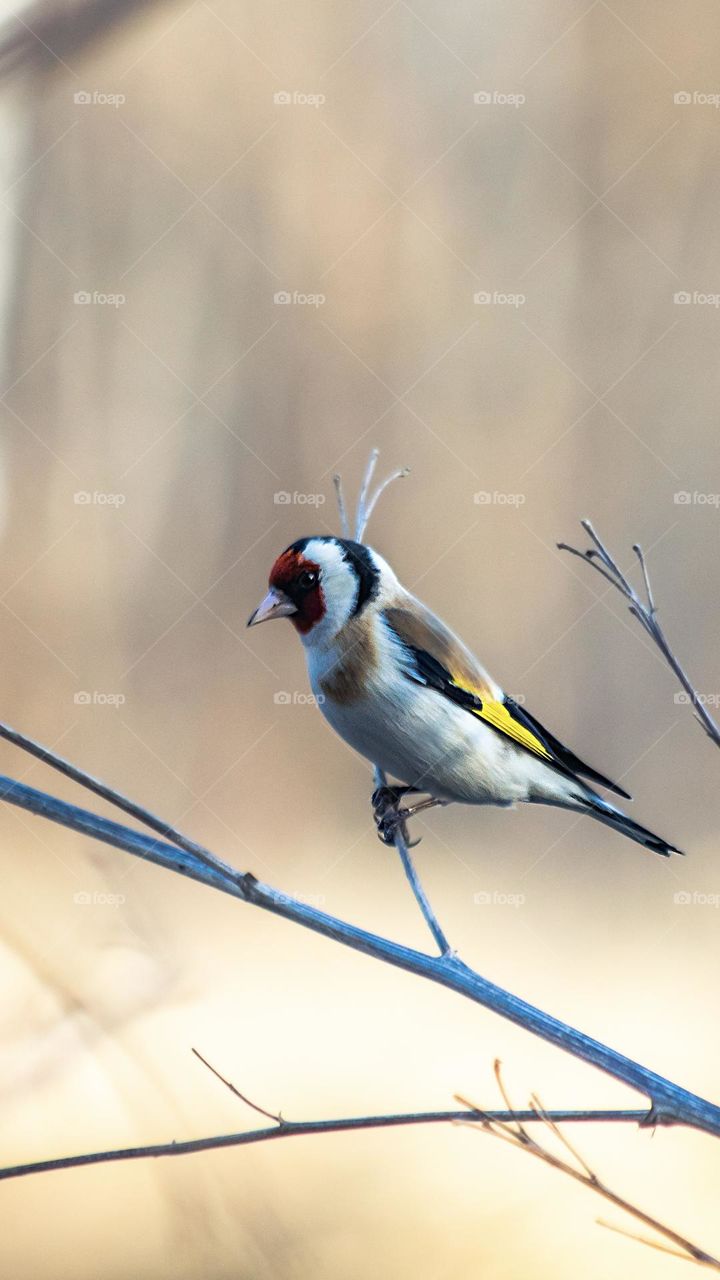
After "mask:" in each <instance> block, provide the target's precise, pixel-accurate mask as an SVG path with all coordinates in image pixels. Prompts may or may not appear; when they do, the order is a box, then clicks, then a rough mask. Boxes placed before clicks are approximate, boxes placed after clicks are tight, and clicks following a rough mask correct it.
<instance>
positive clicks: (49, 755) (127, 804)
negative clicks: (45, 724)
mask: <svg viewBox="0 0 720 1280" xmlns="http://www.w3.org/2000/svg"><path fill="white" fill-rule="evenodd" d="M0 738H5V740H6V741H7V742H11V743H12V744H13V746H16V747H20V748H21V750H22V751H27V752H28V754H29V755H31V756H35V758H36V759H37V760H42V761H43V763H44V764H48V765H50V768H51V769H55V770H57V772H58V773H62V774H63V775H64V776H65V777H66V778H70V779H72V781H73V782H77V783H79V785H80V786H81V787H84V788H85V790H86V791H91V792H92V793H93V794H94V795H96V796H100V799H101V800H107V801H108V803H109V804H112V805H114V806H115V808H116V809H121V810H122V812H123V813H127V814H128V815H129V816H130V817H131V818H136V819H137V821H138V822H142V823H143V824H144V825H145V826H146V827H149V828H150V830H151V831H157V833H158V835H161V836H164V838H165V839H166V840H170V841H171V842H172V843H173V844H176V845H177V846H178V848H179V849H184V850H185V852H186V853H191V854H193V855H194V857H196V858H198V859H199V860H200V862H204V863H205V865H206V866H208V867H210V868H212V869H213V870H222V871H224V872H225V873H226V874H227V875H236V874H237V873H236V872H235V870H234V868H233V867H231V866H229V865H228V864H227V863H226V862H221V861H220V859H219V858H216V857H215V854H214V853H211V852H210V850H209V849H206V848H205V847H204V845H201V844H198V843H197V841H196V840H191V839H190V837H189V836H186V835H183V833H182V832H181V831H178V830H177V828H176V827H173V826H171V825H170V823H169V822H165V821H164V819H163V818H158V817H157V815H156V814H154V813H151V812H150V810H149V809H145V808H144V807H143V806H142V805H139V804H136V802H135V801H134V800H130V799H128V797H127V796H124V795H123V794H122V792H120V791H116V790H115V788H114V787H109V786H108V785H107V783H105V782H101V781H100V779H99V778H94V777H93V776H92V774H90V773H86V772H85V770H84V769H78V767H77V765H74V764H71V763H70V761H69V760H65V759H64V758H63V757H62V756H59V755H58V754H57V752H55V751H51V750H50V748H49V747H44V746H43V745H42V743H40V742H36V741H35V740H34V739H33V738H28V737H27V736H26V734H24V733H20V732H19V731H18V730H17V729H12V728H11V727H10V725H8V724H3V723H2V721H0ZM0 799H2V796H0Z"/></svg>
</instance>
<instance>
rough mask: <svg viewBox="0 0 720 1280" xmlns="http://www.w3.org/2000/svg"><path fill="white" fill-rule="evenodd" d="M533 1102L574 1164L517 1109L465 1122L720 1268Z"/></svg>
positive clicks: (688, 1256) (688, 1255)
mask: <svg viewBox="0 0 720 1280" xmlns="http://www.w3.org/2000/svg"><path fill="white" fill-rule="evenodd" d="M495 1074H496V1078H497V1080H498V1083H499V1085H500V1090H501V1092H502V1095H503V1100H504V1101H506V1100H507V1092H506V1090H505V1087H504V1085H503V1083H502V1075H501V1072H500V1066H499V1063H496V1071H495ZM456 1096H457V1101H458V1102H462V1103H464V1105H465V1106H467V1107H469V1108H470V1109H471V1110H472V1111H473V1112H474V1113H475V1114H477V1112H478V1111H482V1109H481V1108H480V1107H477V1106H476V1105H475V1104H474V1103H471V1102H469V1101H468V1100H467V1099H466V1098H464V1097H462V1096H461V1095H456ZM531 1106H532V1108H533V1112H534V1114H535V1118H536V1119H537V1120H540V1121H542V1122H543V1123H544V1124H545V1125H546V1127H547V1129H548V1131H549V1132H550V1133H552V1135H553V1136H554V1137H555V1138H557V1139H559V1141H560V1142H561V1143H562V1145H563V1146H564V1147H565V1149H566V1151H567V1152H568V1153H569V1155H570V1157H571V1159H572V1160H574V1161H575V1163H574V1164H571V1163H569V1161H567V1160H564V1159H563V1158H562V1157H561V1156H558V1155H556V1154H555V1153H554V1152H552V1151H549V1150H548V1149H547V1147H543V1146H542V1145H541V1143H540V1142H539V1141H538V1140H537V1138H535V1137H534V1136H533V1135H532V1134H530V1133H528V1131H527V1129H525V1127H524V1123H520V1120H519V1115H520V1114H521V1113H517V1112H515V1111H514V1110H512V1109H510V1112H509V1115H510V1117H511V1119H510V1121H506V1120H498V1119H497V1118H496V1117H494V1116H493V1115H492V1113H488V1112H485V1113H482V1115H481V1118H480V1123H479V1125H478V1124H476V1122H475V1120H474V1118H473V1120H469V1119H468V1118H466V1119H465V1122H464V1123H466V1124H470V1125H471V1126H472V1127H473V1128H479V1129H480V1130H481V1131H482V1130H484V1131H485V1132H486V1133H490V1134H492V1136H493V1137H495V1138H500V1139H502V1140H503V1141H505V1142H509V1143H510V1145H511V1146H514V1147H518V1148H520V1149H521V1150H523V1151H527V1152H528V1154H529V1155H531V1156H535V1157H536V1159H538V1160H542V1161H543V1163H544V1164H547V1165H549V1166H550V1167H551V1168H552V1169H557V1170H559V1171H560V1172H561V1173H564V1174H566V1175H567V1177H569V1178H572V1179H573V1180H574V1181H575V1182H580V1183H581V1184H582V1185H583V1186H584V1187H589V1188H590V1190H591V1191H595V1192H596V1193H597V1194H598V1195H599V1196H602V1197H603V1198H604V1199H605V1200H609V1201H610V1203H611V1204H614V1205H616V1206H617V1207H618V1208H619V1209H623V1210H624V1211H625V1212H626V1213H629V1214H630V1215H631V1216H632V1217H634V1218H637V1220H638V1221H639V1222H642V1223H644V1225H645V1226H646V1227H651V1228H652V1230H653V1231H657V1233H658V1234H659V1235H661V1236H663V1237H664V1238H665V1239H666V1240H670V1241H671V1242H672V1243H673V1244H674V1245H677V1246H678V1248H679V1250H681V1251H682V1252H680V1253H679V1254H678V1256H679V1257H681V1258H684V1259H685V1261H686V1262H697V1263H699V1264H700V1265H701V1266H705V1267H710V1268H711V1269H713V1270H715V1271H720V1259H718V1258H715V1257H713V1256H712V1254H709V1253H706V1252H705V1250H704V1249H699V1248H698V1246H697V1245H695V1244H693V1243H692V1241H690V1240H688V1239H687V1238H686V1237H685V1236H682V1235H680V1234H679V1233H678V1232H677V1231H673V1229H672V1228H671V1227H668V1226H666V1225H665V1223H663V1222H660V1221H658V1219H657V1218H653V1217H652V1216H651V1215H650V1214H648V1213H645V1211H644V1210H643V1209H640V1208H638V1206H637V1205H635V1204H633V1203H632V1202H631V1201H629V1200H626V1199H625V1197H624V1196H621V1195H619V1194H618V1193H617V1192H616V1191H613V1190H612V1189H611V1188H610V1187H609V1186H607V1184H606V1183H604V1182H601V1180H600V1178H598V1176H597V1174H596V1173H595V1172H594V1171H593V1170H592V1169H591V1167H590V1165H589V1164H588V1163H587V1161H586V1160H585V1159H584V1157H583V1156H581V1155H580V1154H579V1152H578V1151H577V1150H576V1149H575V1147H574V1146H573V1145H572V1144H571V1143H570V1141H569V1140H568V1138H566V1137H565V1135H564V1134H563V1133H562V1132H561V1131H560V1129H559V1128H558V1124H559V1123H561V1121H559V1118H558V1115H557V1113H554V1112H548V1111H546V1110H545V1108H544V1107H543V1106H542V1103H540V1101H539V1099H538V1097H537V1095H536V1094H533V1095H532V1097H531ZM523 1121H524V1116H523ZM513 1123H514V1124H516V1125H517V1128H513V1127H512V1124H513ZM601 1225H603V1226H606V1225H609V1224H606V1223H602V1224H601ZM613 1229H614V1230H620V1233H621V1234H623V1235H627V1236H629V1238H630V1239H633V1240H639V1241H640V1242H641V1243H643V1244H650V1245H652V1246H653V1247H655V1248H660V1249H662V1250H663V1251H664V1252H670V1253H674V1252H675V1251H674V1250H668V1249H666V1246H665V1245H664V1244H663V1245H661V1244H658V1243H657V1242H655V1241H653V1240H646V1239H645V1237H644V1236H636V1235H633V1234H632V1233H631V1232H625V1231H623V1230H622V1228H613Z"/></svg>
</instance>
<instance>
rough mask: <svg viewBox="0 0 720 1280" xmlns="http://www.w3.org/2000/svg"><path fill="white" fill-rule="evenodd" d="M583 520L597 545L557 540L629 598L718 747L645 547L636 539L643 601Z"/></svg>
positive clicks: (719, 735) (718, 734) (718, 736)
mask: <svg viewBox="0 0 720 1280" xmlns="http://www.w3.org/2000/svg"><path fill="white" fill-rule="evenodd" d="M580 523H581V525H582V527H583V529H584V530H585V532H586V533H587V534H588V535H589V537H590V538H591V540H592V542H593V543H594V546H593V547H590V548H589V549H588V550H586V551H580V550H578V548H577V547H571V546H570V545H569V543H567V542H558V544H557V545H558V548H559V550H560V551H569V552H570V554H571V555H573V556H578V557H579V559H580V560H584V561H585V563H586V564H589V565H590V567H591V568H592V569H594V570H595V571H596V573H599V574H600V575H601V577H603V578H605V580H606V582H609V583H610V585H611V586H613V587H615V588H616V590H617V591H619V592H620V595H621V596H624V598H625V599H626V600H627V601H628V607H629V610H630V613H631V614H632V615H633V617H634V618H637V621H638V622H639V623H640V625H641V626H642V627H643V629H644V630H645V631H646V632H647V634H648V635H649V636H650V639H651V640H652V641H653V643H654V644H655V645H656V647H657V648H658V649H659V650H660V653H661V654H662V656H663V658H664V659H665V661H666V663H667V665H668V666H669V667H670V670H671V671H672V672H674V674H675V675H676V676H677V678H678V680H679V681H680V683H681V685H682V687H683V689H684V690H685V692H686V694H687V696H688V701H689V702H690V703H691V704H692V706H693V709H694V711H695V716H696V718H697V720H698V721H699V722H700V724H701V725H702V727H703V729H704V730H705V732H706V733H707V735H708V737H709V738H710V739H711V740H712V741H713V742H714V743H715V745H716V746H717V747H720V727H718V725H717V724H716V722H715V720H714V719H713V717H712V716H711V715H710V712H709V711H708V709H707V707H706V705H705V703H704V701H703V698H702V695H701V694H700V693H698V691H697V689H696V688H695V686H694V685H693V683H692V681H691V680H690V677H689V676H688V674H687V672H686V671H685V670H684V669H683V667H682V666H681V664H680V662H679V660H678V659H677V657H676V656H675V654H674V653H673V651H672V649H671V648H670V645H669V643H668V640H667V637H666V635H665V632H664V631H663V629H662V626H661V625H660V622H659V620H658V616H657V605H656V604H655V597H654V596H653V591H652V586H651V583H650V575H649V573H648V567H647V562H646V560H645V556H644V553H643V550H642V547H641V546H640V545H639V543H637V542H635V543H633V551H634V552H635V555H636V556H637V558H638V562H639V564H640V568H641V570H642V575H643V583H644V586H645V596H646V599H645V600H644V601H643V600H642V599H641V598H640V596H639V595H638V593H637V591H635V589H634V587H632V586H631V585H630V583H629V582H628V580H627V578H626V577H625V575H624V573H623V572H622V570H621V569H620V567H619V565H618V563H617V561H616V560H615V559H614V558H613V556H612V555H611V554H610V552H609V551H608V549H607V547H606V546H605V544H604V542H603V541H602V539H601V538H600V537H599V535H598V534H597V533H596V532H595V530H594V528H593V526H592V524H591V523H590V521H589V520H581V521H580Z"/></svg>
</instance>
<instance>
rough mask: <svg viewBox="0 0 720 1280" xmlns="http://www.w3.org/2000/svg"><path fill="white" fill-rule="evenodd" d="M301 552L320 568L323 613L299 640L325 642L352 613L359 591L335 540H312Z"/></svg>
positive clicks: (342, 625)
mask: <svg viewBox="0 0 720 1280" xmlns="http://www.w3.org/2000/svg"><path fill="white" fill-rule="evenodd" d="M303 555H304V556H305V557H306V559H308V560H311V561H313V562H314V563H315V564H317V565H319V567H320V590H321V591H322V595H323V600H324V602H325V613H324V614H323V616H322V618H320V619H319V620H318V621H317V622H316V623H315V626H314V627H311V629H310V631H308V632H307V633H306V634H305V635H304V636H303V637H302V639H303V641H304V643H305V644H316V643H322V642H324V643H327V642H328V641H330V640H332V639H333V638H334V637H335V636H336V635H337V633H338V631H340V630H342V628H343V627H344V626H345V623H346V622H347V621H348V619H349V618H350V617H351V615H352V612H353V610H354V608H355V602H356V600H357V596H358V590H359V582H358V578H357V575H356V573H355V571H354V570H353V569H352V568H351V566H350V565H349V564H348V563H347V561H346V559H345V557H344V555H343V553H342V548H341V547H339V546H338V545H337V543H335V542H321V541H320V539H317V540H316V539H311V540H310V541H309V542H308V543H307V545H306V547H305V549H304V551H303Z"/></svg>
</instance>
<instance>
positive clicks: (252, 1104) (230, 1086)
mask: <svg viewBox="0 0 720 1280" xmlns="http://www.w3.org/2000/svg"><path fill="white" fill-rule="evenodd" d="M193 1053H194V1054H195V1057H196V1058H199V1059H200V1061H201V1062H202V1064H203V1066H204V1067H207V1069H208V1071H211V1072H212V1074H213V1075H214V1076H216V1077H217V1079H218V1080H219V1081H220V1082H221V1083H222V1084H224V1085H225V1088H226V1089H229V1090H230V1092H231V1093H234V1094H235V1097H236V1098H239V1099H240V1101H241V1102H244V1103H245V1106H246V1107H251V1108H252V1110H253V1111H257V1113H258V1115H261V1116H265V1119H266V1120H275V1121H277V1123H278V1124H284V1123H285V1121H284V1120H283V1118H282V1116H281V1115H280V1113H279V1112H278V1114H277V1115H275V1112H274V1111H266V1110H265V1108H264V1107H260V1106H258V1104H257V1102H253V1101H252V1099H251V1098H248V1097H247V1095H246V1094H244V1093H241V1092H240V1090H239V1089H238V1088H237V1086H236V1085H234V1084H233V1082H232V1080H228V1079H227V1078H226V1077H225V1076H224V1075H222V1074H221V1072H220V1071H218V1069H217V1067H214V1066H213V1065H212V1063H211V1062H208V1060H207V1058H203V1056H202V1054H201V1052H200V1050H199V1049H193Z"/></svg>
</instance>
